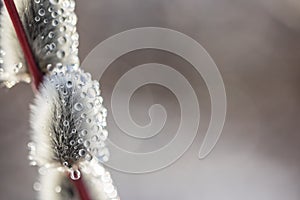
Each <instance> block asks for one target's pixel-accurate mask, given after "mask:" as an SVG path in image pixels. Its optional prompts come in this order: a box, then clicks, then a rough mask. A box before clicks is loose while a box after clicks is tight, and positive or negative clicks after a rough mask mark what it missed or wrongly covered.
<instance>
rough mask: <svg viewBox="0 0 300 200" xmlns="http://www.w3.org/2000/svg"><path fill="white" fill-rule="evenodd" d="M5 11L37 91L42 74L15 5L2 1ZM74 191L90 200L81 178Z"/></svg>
mask: <svg viewBox="0 0 300 200" xmlns="http://www.w3.org/2000/svg"><path fill="white" fill-rule="evenodd" d="M4 3H5V6H6V9H7V11H8V14H9V16H10V19H11V21H12V23H13V26H14V28H15V31H16V34H17V37H18V39H19V42H20V45H21V47H22V50H23V53H24V56H25V59H26V61H27V64H28V69H29V72H30V74H31V77H32V83H33V86H34V89H35V90H37V89H38V86H39V84H40V83H41V82H42V80H43V74H42V73H41V71H40V70H39V68H38V66H37V64H36V61H35V59H34V56H33V53H32V50H31V47H30V45H29V42H28V39H27V36H26V32H25V30H24V27H23V24H22V22H21V19H20V16H19V13H18V11H17V8H16V5H15V3H14V1H13V0H4ZM72 181H73V183H74V185H75V187H76V189H77V190H78V193H79V196H80V198H81V200H90V197H89V195H88V192H87V190H86V188H85V185H84V183H83V182H82V178H79V179H78V180H76V181H75V180H72Z"/></svg>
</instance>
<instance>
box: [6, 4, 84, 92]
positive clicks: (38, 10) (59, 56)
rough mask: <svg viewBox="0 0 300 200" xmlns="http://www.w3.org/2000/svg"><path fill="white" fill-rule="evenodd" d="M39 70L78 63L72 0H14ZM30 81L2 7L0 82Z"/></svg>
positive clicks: (8, 20) (10, 83)
mask: <svg viewBox="0 0 300 200" xmlns="http://www.w3.org/2000/svg"><path fill="white" fill-rule="evenodd" d="M14 2H15V4H16V7H17V9H18V12H19V15H20V17H21V20H22V22H23V26H24V28H25V31H26V34H27V38H28V40H29V43H30V46H31V48H32V51H33V54H34V57H35V60H36V61H37V64H38V66H39V68H40V70H41V71H42V72H43V73H44V74H46V73H48V72H49V70H51V69H52V68H55V67H59V66H61V65H68V66H74V67H78V66H79V57H78V44H79V42H78V39H79V35H78V33H77V30H76V23H77V16H76V14H75V12H74V10H75V1H74V0H14ZM21 81H23V82H30V76H29V74H28V70H27V66H26V62H25V59H24V55H23V52H22V49H21V47H20V44H19V41H18V39H17V36H16V33H15V30H14V27H13V25H12V22H11V20H10V17H9V15H8V12H7V10H6V9H5V7H2V9H1V16H0V83H1V84H2V85H5V86H6V87H12V86H14V85H15V84H16V83H18V82H21Z"/></svg>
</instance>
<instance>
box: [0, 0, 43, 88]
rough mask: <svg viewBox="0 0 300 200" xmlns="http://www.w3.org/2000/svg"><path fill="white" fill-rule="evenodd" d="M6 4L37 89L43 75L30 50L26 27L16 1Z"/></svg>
mask: <svg viewBox="0 0 300 200" xmlns="http://www.w3.org/2000/svg"><path fill="white" fill-rule="evenodd" d="M4 3H5V6H6V9H7V11H8V14H9V16H10V19H11V21H12V23H13V25H14V28H15V31H16V34H17V37H18V39H19V42H20V45H21V47H22V49H23V53H24V56H25V59H26V61H27V64H28V69H29V72H30V74H31V76H32V79H33V80H32V83H33V86H34V87H35V89H37V88H38V86H39V84H40V83H41V82H42V80H43V75H42V73H41V71H40V70H39V68H38V66H37V64H36V62H35V59H34V56H33V53H32V50H31V48H30V45H29V42H28V39H27V37H26V33H25V30H24V27H23V25H22V22H21V19H20V16H19V14H18V11H17V9H16V6H15V3H14V1H13V0H4Z"/></svg>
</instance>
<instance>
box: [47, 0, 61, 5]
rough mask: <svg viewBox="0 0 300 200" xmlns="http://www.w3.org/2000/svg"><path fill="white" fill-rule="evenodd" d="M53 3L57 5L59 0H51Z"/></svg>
mask: <svg viewBox="0 0 300 200" xmlns="http://www.w3.org/2000/svg"><path fill="white" fill-rule="evenodd" d="M49 1H50V3H51V4H53V5H56V4H58V2H59V0H49Z"/></svg>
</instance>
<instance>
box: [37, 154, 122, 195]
mask: <svg viewBox="0 0 300 200" xmlns="http://www.w3.org/2000/svg"><path fill="white" fill-rule="evenodd" d="M80 168H81V172H80V173H82V174H83V176H82V177H83V179H82V181H83V182H84V184H85V185H86V186H87V189H88V191H89V193H90V195H91V198H92V199H101V200H119V199H120V198H119V196H118V192H117V188H116V187H115V186H114V184H113V180H112V178H111V175H110V173H109V172H108V171H107V170H106V169H105V168H104V167H103V166H102V165H101V163H99V161H98V160H97V159H92V160H91V161H89V162H87V161H85V162H82V163H81V164H80ZM38 172H39V174H40V176H41V178H40V180H38V181H37V182H35V183H34V184H33V189H34V190H35V191H38V192H41V191H42V190H44V191H43V192H53V193H55V194H56V195H58V196H60V197H61V199H71V198H72V195H74V194H70V193H69V194H67V193H66V191H64V190H66V189H67V188H69V189H70V185H68V184H66V182H65V179H64V178H63V177H64V173H62V172H60V171H53V169H49V168H46V167H41V168H39V170H38ZM49 176H55V177H54V179H51V178H47V177H49ZM74 180H76V179H75V178H74ZM45 182H50V184H49V183H48V184H47V183H45ZM45 187H47V188H45ZM73 197H74V196H73ZM72 199H73V198H72ZM75 199H76V198H75Z"/></svg>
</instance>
